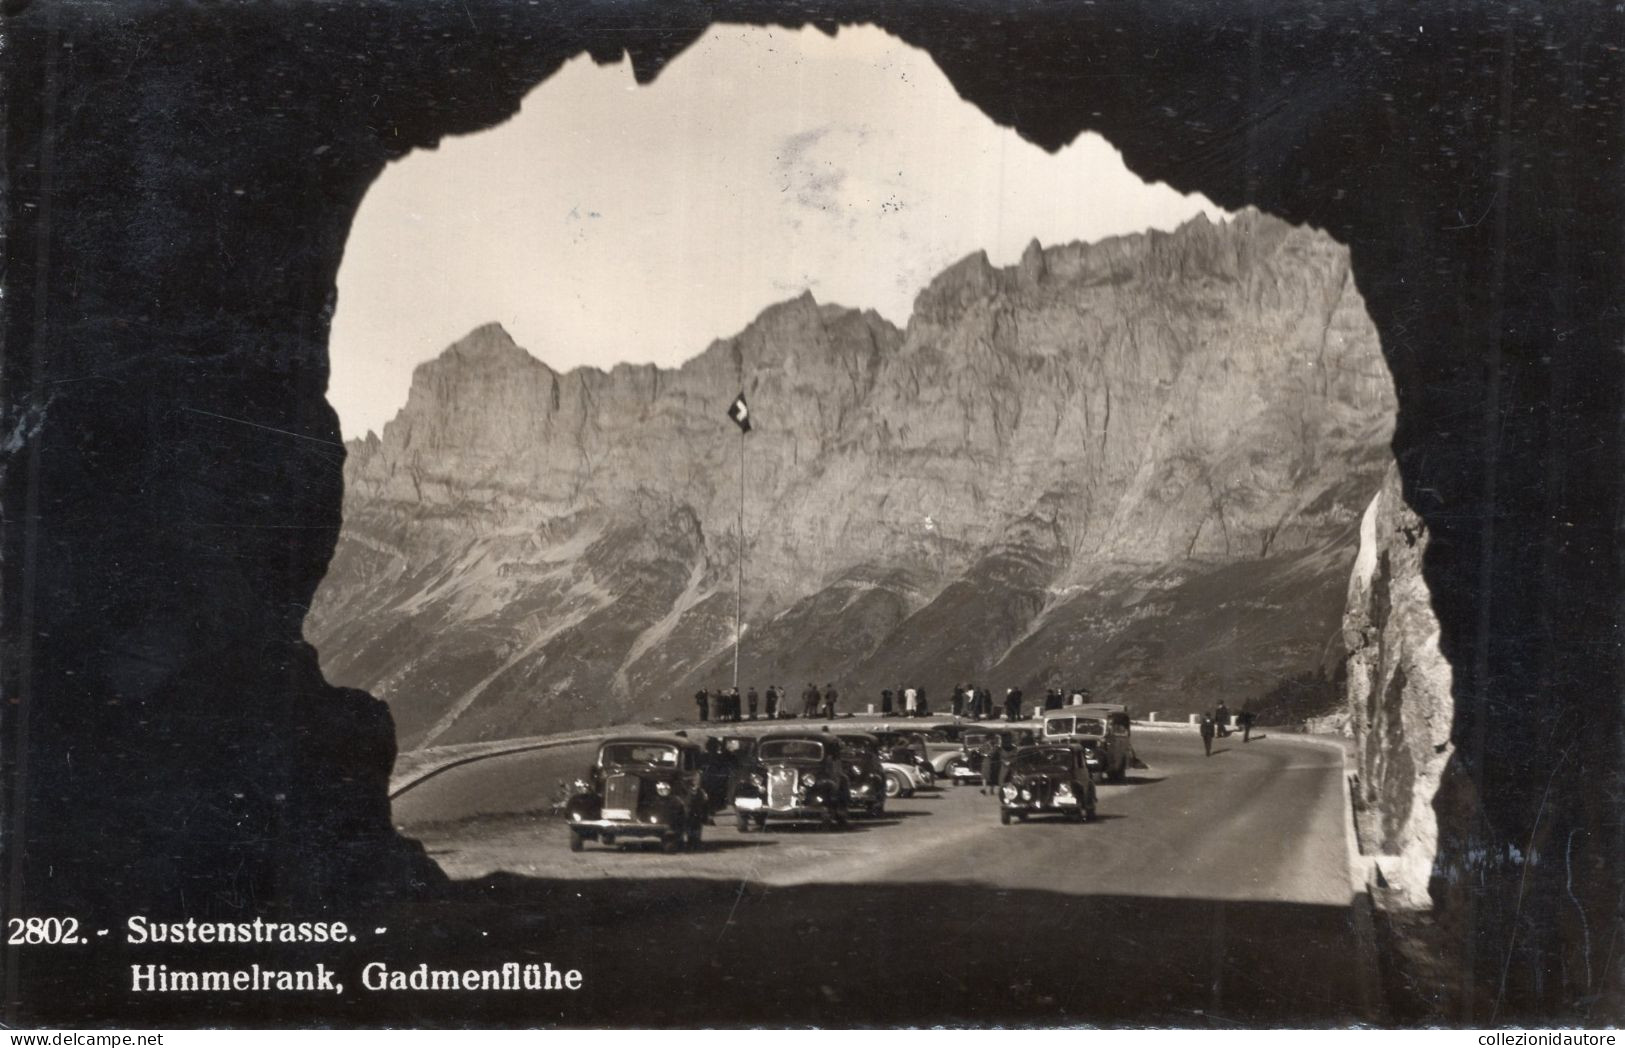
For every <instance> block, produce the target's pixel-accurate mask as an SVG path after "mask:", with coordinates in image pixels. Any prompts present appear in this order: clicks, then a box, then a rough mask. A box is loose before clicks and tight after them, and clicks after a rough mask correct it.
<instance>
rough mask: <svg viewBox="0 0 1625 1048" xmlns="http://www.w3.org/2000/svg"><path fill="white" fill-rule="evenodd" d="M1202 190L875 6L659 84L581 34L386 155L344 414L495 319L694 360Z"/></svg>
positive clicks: (766, 35)
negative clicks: (1043, 124)
mask: <svg viewBox="0 0 1625 1048" xmlns="http://www.w3.org/2000/svg"><path fill="white" fill-rule="evenodd" d="M1198 211H1205V212H1206V213H1207V214H1208V216H1209V217H1210V218H1212V219H1215V220H1217V219H1219V218H1221V217H1224V212H1223V211H1222V210H1220V209H1219V208H1217V207H1216V206H1214V205H1213V204H1212V203H1211V202H1210V201H1208V200H1207V199H1206V198H1204V197H1202V196H1186V195H1182V194H1179V193H1176V192H1175V191H1173V190H1172V189H1170V188H1169V187H1167V186H1166V185H1162V184H1160V183H1159V184H1155V185H1148V184H1146V183H1144V182H1143V181H1141V180H1140V179H1139V178H1138V177H1137V176H1135V175H1133V174H1131V173H1130V172H1129V171H1128V169H1127V168H1125V167H1124V166H1123V163H1122V160H1121V158H1120V157H1119V155H1118V153H1117V151H1116V150H1115V149H1113V148H1112V146H1111V145H1110V144H1109V143H1107V142H1106V141H1105V139H1103V138H1101V137H1099V136H1098V135H1094V134H1084V135H1081V136H1080V137H1079V138H1078V139H1077V140H1075V141H1074V142H1072V143H1071V144H1070V145H1068V146H1067V147H1065V148H1064V149H1062V150H1060V151H1059V152H1058V153H1054V154H1050V153H1046V152H1045V151H1044V150H1042V149H1040V148H1038V147H1037V146H1034V145H1032V144H1030V143H1028V142H1025V141H1023V140H1022V139H1021V138H1019V137H1018V136H1017V135H1016V134H1015V133H1014V132H1013V131H1010V130H1008V129H1005V128H1001V127H998V126H996V125H995V124H994V123H993V122H992V121H990V120H989V119H988V118H987V117H986V116H984V115H983V114H982V112H981V111H980V110H979V109H977V108H975V107H974V106H972V105H970V104H969V103H967V102H965V101H963V100H962V99H960V98H959V97H958V95H957V94H956V93H955V91H954V89H953V87H952V85H951V84H949V82H948V80H947V78H946V77H945V76H943V74H942V73H941V72H940V71H939V70H938V69H937V67H936V66H935V65H934V64H933V63H932V61H931V59H930V58H929V57H928V56H927V55H926V54H925V53H924V52H922V51H918V50H915V49H914V48H911V47H908V46H907V45H905V44H903V43H902V42H901V41H899V40H897V39H895V38H893V37H891V36H889V35H887V34H885V33H883V32H881V31H880V30H878V29H875V28H873V27H861V28H847V29H842V30H841V31H840V33H839V35H838V36H836V37H834V38H831V37H828V36H826V35H825V34H823V33H820V32H818V31H817V30H815V29H811V28H808V29H804V30H800V31H795V32H790V31H785V30H777V29H765V28H759V27H729V26H718V27H713V29H712V31H711V32H710V33H709V34H708V35H707V36H706V37H704V38H703V39H701V40H700V41H698V42H697V43H696V44H695V45H694V46H692V47H690V48H689V49H688V50H687V51H685V52H684V53H683V54H682V55H680V56H679V57H678V58H677V59H676V60H674V61H673V62H672V63H670V64H669V65H668V66H667V67H666V69H665V70H664V71H663V72H662V73H661V74H660V76H659V78H658V79H657V80H656V81H655V82H654V83H653V84H651V85H648V86H642V87H640V86H638V85H637V84H636V83H635V81H634V80H633V76H632V68H631V64H630V63H629V62H624V61H623V62H620V63H615V64H611V65H603V66H599V65H595V64H593V62H592V61H591V60H590V59H588V58H586V57H585V56H583V57H581V58H578V59H576V60H574V61H572V62H570V63H568V64H567V65H565V66H564V67H563V68H562V69H561V70H560V71H559V72H558V73H556V74H555V75H554V76H553V77H551V78H550V79H548V80H547V81H546V82H544V83H543V84H541V85H540V86H538V87H537V88H536V90H534V91H533V92H531V94H530V95H529V96H527V98H526V99H525V101H524V104H523V106H522V107H521V109H520V112H519V113H518V114H517V115H516V116H514V117H513V118H512V119H511V120H509V121H508V122H507V123H505V124H503V125H501V126H499V127H496V128H492V129H489V130H487V131H483V132H480V133H479V134H475V135H468V136H461V137H455V138H448V139H446V140H445V141H443V142H442V143H441V144H440V146H439V148H437V149H434V150H418V151H416V152H413V153H411V154H410V155H408V156H406V157H404V158H402V159H400V160H398V161H396V162H394V163H393V164H391V165H390V166H389V167H388V168H387V169H386V170H385V171H384V173H383V174H382V175H381V176H380V177H379V179H378V180H377V182H376V183H374V185H373V186H372V188H371V189H370V190H369V191H368V193H367V196H366V198H365V199H364V200H363V202H362V204H361V208H360V210H359V212H358V213H357V215H356V219H355V224H354V226H353V228H352V230H351V233H350V238H349V242H348V244H347V245H346V248H345V255H344V261H343V264H342V266H341V268H340V270H339V276H338V292H339V294H338V307H337V310H336V312H335V314H334V318H333V330H332V338H331V360H332V378H331V382H330V385H329V388H328V398H329V400H330V402H331V403H332V404H333V406H334V408H335V410H337V412H338V414H339V419H340V423H341V425H342V427H343V430H344V434H345V436H346V437H356V436H360V435H363V434H365V433H366V432H367V431H368V430H375V431H378V430H381V429H382V427H383V424H384V423H385V422H386V421H388V420H389V419H390V418H392V417H393V416H394V415H395V413H396V412H397V411H398V410H399V409H400V408H401V406H402V405H404V404H405V402H406V395H407V391H408V389H409V388H410V385H411V377H412V369H413V368H414V367H416V366H417V365H418V364H420V363H422V362H423V361H425V360H429V359H432V358H433V357H435V356H437V355H438V354H439V353H440V352H441V351H442V350H444V349H445V348H446V347H447V346H448V345H450V344H451V343H452V342H455V341H456V340H457V339H459V338H461V337H462V336H463V335H465V334H467V333H468V332H469V331H470V330H472V329H473V328H475V327H478V326H480V325H481V324H485V323H489V322H491V321H496V322H498V323H501V324H502V325H503V326H504V327H505V328H507V330H508V332H509V334H511V335H512V336H513V337H514V339H515V341H517V342H518V343H519V344H520V345H521V346H523V347H525V348H526V349H527V350H529V351H530V353H531V354H532V355H533V356H535V357H537V358H538V359H541V360H543V361H546V362H547V363H548V364H549V365H550V366H552V367H554V368H555V369H557V370H560V371H566V370H569V369H570V368H574V367H578V366H582V365H592V366H597V367H610V366H613V365H614V364H616V363H620V362H623V361H625V362H632V363H655V364H659V365H662V366H674V365H677V364H680V363H682V362H683V361H684V360H687V359H688V358H690V357H693V356H695V355H696V354H698V353H699V352H701V351H702V350H704V349H705V347H706V346H707V345H709V344H710V343H711V342H712V341H713V340H715V339H718V338H725V337H728V336H730V335H733V334H736V333H738V332H739V331H740V330H741V329H743V328H744V327H745V326H746V325H747V324H749V323H750V321H751V320H752V319H754V318H755V317H756V316H757V315H758V314H759V313H760V312H761V311H762V310H763V309H764V308H766V307H767V306H769V305H772V304H773V303H775V302H781V301H784V300H785V299H789V298H794V297H796V296H797V295H800V294H801V293H802V292H803V291H811V292H812V294H813V296H814V297H815V298H816V299H817V300H818V301H820V302H825V303H837V304H840V305H843V306H851V307H856V308H870V309H875V310H877V311H878V312H879V313H880V314H881V315H883V316H885V317H886V318H887V319H888V320H891V321H892V322H893V323H896V324H898V325H899V326H901V325H904V324H906V323H907V321H908V316H909V311H910V309H911V307H912V304H913V301H914V297H915V295H916V294H917V293H918V292H919V291H920V289H921V288H923V287H924V286H925V285H926V284H927V283H929V282H930V280H931V278H932V277H933V276H935V275H936V274H937V273H939V272H941V271H942V270H943V269H945V268H947V267H948V266H949V265H951V264H952V263H953V262H955V261H957V260H958V259H961V258H963V257H965V256H966V255H969V254H972V253H973V252H976V251H978V250H985V251H986V252H987V253H988V257H989V258H990V259H991V260H992V262H993V264H994V265H1011V264H1014V263H1015V262H1016V261H1017V260H1018V259H1019V258H1020V257H1021V252H1022V249H1023V248H1024V247H1025V246H1026V245H1027V243H1028V242H1029V241H1030V240H1032V239H1033V238H1034V237H1037V238H1038V239H1039V240H1040V241H1041V242H1043V243H1044V244H1046V245H1053V244H1061V243H1067V242H1069V241H1073V240H1084V241H1092V240H1098V239H1100V238H1102V237H1107V236H1113V235H1117V234H1121V233H1130V232H1135V231H1139V230H1144V229H1147V228H1156V229H1164V230H1169V229H1173V228H1174V227H1175V226H1177V225H1178V224H1179V223H1181V222H1183V221H1185V220H1186V219H1188V218H1190V217H1192V216H1194V215H1195V214H1196V213H1197V212H1198Z"/></svg>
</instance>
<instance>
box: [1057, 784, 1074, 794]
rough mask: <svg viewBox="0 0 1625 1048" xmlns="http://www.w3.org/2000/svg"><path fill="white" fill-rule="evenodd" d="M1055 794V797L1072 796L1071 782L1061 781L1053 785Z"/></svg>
mask: <svg viewBox="0 0 1625 1048" xmlns="http://www.w3.org/2000/svg"><path fill="white" fill-rule="evenodd" d="M1055 796H1057V797H1070V796H1072V784H1071V783H1070V782H1063V783H1061V784H1060V785H1059V786H1056V787H1055Z"/></svg>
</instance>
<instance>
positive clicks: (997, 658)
mask: <svg viewBox="0 0 1625 1048" xmlns="http://www.w3.org/2000/svg"><path fill="white" fill-rule="evenodd" d="M740 391H743V392H744V393H745V395H746V397H747V398H748V400H749V404H750V408H751V419H752V421H753V423H754V426H753V428H752V430H751V432H750V433H749V434H747V435H743V436H741V434H740V431H739V430H738V429H737V428H736V427H735V426H734V425H733V423H732V422H730V421H729V419H728V417H727V415H726V411H727V408H728V406H729V404H730V403H731V402H732V400H733V399H734V397H735V395H736V394H738V393H739V392H740ZM1394 410H1395V402H1394V395H1393V391H1392V386H1391V382H1390V379H1389V376H1388V373H1387V370H1386V367H1385V365H1384V362H1383V360H1382V356H1381V352H1380V349H1379V346H1378V342H1377V335H1376V332H1375V330H1374V329H1373V327H1372V325H1371V323H1370V321H1369V319H1368V318H1367V316H1366V313H1365V309H1364V306H1363V303H1362V300H1361V298H1360V295H1359V292H1358V290H1357V289H1356V288H1355V286H1354V281H1353V279H1352V276H1351V273H1350V267H1349V259H1348V253H1347V250H1346V249H1345V248H1343V247H1342V246H1341V245H1339V244H1337V243H1336V242H1335V241H1333V240H1331V239H1330V238H1328V237H1327V236H1325V235H1324V234H1321V233H1318V232H1316V231H1313V230H1310V229H1305V228H1297V227H1293V226H1289V225H1287V224H1285V223H1283V222H1281V221H1279V220H1276V219H1274V218H1271V217H1268V216H1265V215H1261V214H1258V213H1256V212H1251V211H1248V212H1243V213H1241V214H1239V215H1238V216H1236V217H1235V218H1233V219H1230V220H1226V221H1223V222H1218V223H1214V222H1210V221H1209V220H1207V219H1205V218H1202V217H1198V218H1196V219H1193V220H1192V221H1190V222H1188V223H1186V224H1185V225H1183V226H1181V227H1180V228H1179V229H1178V230H1176V231H1174V232H1172V233H1161V232H1148V233H1144V234H1136V235H1131V236H1124V237H1117V238H1113V239H1109V240H1105V241H1101V242H1098V243H1093V244H1081V243H1073V244H1067V245H1063V246H1052V247H1043V246H1041V245H1039V244H1038V243H1037V242H1036V241H1035V242H1034V243H1032V244H1030V245H1029V246H1028V248H1027V250H1026V251H1025V253H1024V254H1023V256H1022V258H1021V260H1020V262H1019V263H1018V264H1016V265H1014V266H1009V267H1002V268H1001V267H995V266H993V265H992V264H991V263H990V262H989V260H988V258H987V257H986V255H985V254H984V253H977V254H974V255H971V256H969V257H967V258H965V259H963V260H961V261H959V262H957V263H955V264H954V265H952V266H950V267H949V268H948V269H947V270H945V271H944V272H942V273H941V274H940V275H939V276H937V277H936V279H934V280H933V281H932V282H931V283H930V285H929V286H928V287H926V288H925V289H924V290H923V291H921V292H920V294H919V295H918V297H917V298H916V300H915V303H914V309H913V313H912V315H911V316H910V318H909V320H908V323H907V325H906V327H903V328H899V327H897V326H896V325H894V324H892V323H890V322H889V321H887V320H886V319H884V318H883V317H881V316H879V315H878V314H876V313H875V312H873V311H865V310H860V309H851V308H846V307H843V306H837V305H831V304H826V303H819V302H817V301H815V300H814V299H813V297H812V296H811V295H810V294H803V295H802V296H800V297H799V298H795V299H792V300H790V301H786V302H782V303H779V304H777V305H774V306H772V307H770V308H768V309H767V310H765V311H764V312H763V313H762V314H761V315H760V316H758V317H757V318H756V319H755V320H754V321H753V322H752V323H751V324H749V325H748V326H747V327H746V328H745V329H744V330H743V331H741V332H739V333H738V334H736V335H734V336H733V337H730V338H725V339H720V340H718V341H716V342H713V343H712V344H711V345H710V346H709V347H707V348H705V349H704V351H703V352H700V353H699V354H698V355H697V356H695V357H693V358H692V359H690V360H688V361H687V362H686V363H684V364H683V365H682V366H680V367H677V368H673V369H662V368H658V367H655V366H653V365H647V366H633V365H625V364H623V365H618V366H616V367H614V368H612V369H610V370H607V371H606V370H599V369H595V368H577V369H574V370H570V371H567V372H559V371H556V370H554V369H553V368H550V367H549V366H548V365H547V364H545V363H543V362H542V361H541V360H538V359H536V358H535V357H534V356H532V355H531V354H530V353H528V352H527V351H526V350H524V349H523V348H521V347H519V346H518V345H516V344H515V343H514V342H513V340H512V339H511V338H510V337H509V336H508V334H507V333H506V332H505V331H504V330H503V329H502V328H501V327H499V326H497V325H487V326H484V327H481V328H478V329H476V330H475V331H473V332H471V333H469V334H468V335H467V336H466V337H464V338H463V339H461V340H459V341H458V342H456V343H455V344H454V345H452V346H450V347H449V348H447V349H446V350H445V351H444V352H443V353H442V354H441V355H440V356H439V357H438V358H436V359H434V360H431V361H429V362H427V363H424V364H422V365H420V366H419V367H418V368H417V370H416V372H415V373H414V376H413V383H412V388H411V392H410V395H409V397H408V400H407V403H406V405H405V407H403V408H402V409H401V411H400V412H399V414H398V415H397V416H396V417H395V418H394V419H393V420H392V421H391V422H389V423H388V424H387V425H386V426H385V427H384V430H383V433H382V435H381V436H380V435H376V434H372V433H369V434H368V435H367V436H366V437H365V438H364V439H362V440H357V441H352V442H351V443H350V444H349V446H348V451H349V458H348V461H347V463H346V467H345V482H346V491H345V502H344V526H343V530H342V533H341V536H340V538H339V542H338V546H337V550H336V552H335V554H334V557H333V560H332V563H331V565H330V567H329V571H328V573H327V576H326V579H325V581H324V582H323V585H322V588H321V590H320V591H319V593H318V595H317V599H316V602H315V604H314V606H313V607H312V609H311V611H310V614H309V616H308V618H307V621H306V635H307V637H308V639H310V640H311V642H312V643H314V644H315V645H316V646H317V648H318V650H319V651H320V652H321V655H322V660H323V668H324V671H325V672H326V674H327V675H328V677H329V679H330V680H332V681H333V682H335V683H339V684H346V685H351V686H356V687H361V688H365V689H367V690H369V691H371V692H373V693H374V694H376V695H378V696H380V697H382V698H384V699H386V700H387V701H388V702H389V704H390V706H391V708H392V710H393V712H394V716H395V719H396V723H397V731H398V734H399V738H400V742H401V745H402V747H403V748H412V747H416V746H422V745H427V744H432V743H451V742H468V741H475V740H482V739H493V738H502V737H508V736H519V735H529V734H537V733H542V732H547V731H553V730H561V729H567V728H577V727H588V726H595V725H601V724H612V723H624V722H632V721H639V720H647V719H650V718H655V717H660V718H672V717H677V716H687V715H691V714H692V712H693V700H692V698H691V696H692V694H693V692H694V691H695V690H697V689H698V688H700V687H717V686H723V685H726V684H728V683H729V682H730V681H731V680H732V674H733V660H734V648H733V638H734V614H735V596H736V585H738V583H739V582H740V579H741V577H742V580H743V585H742V587H740V589H741V592H742V602H741V603H742V609H741V610H742V617H743V621H744V623H745V632H744V638H743V643H742V645H741V648H740V654H739V668H740V678H739V680H740V685H741V688H742V689H743V688H744V687H745V686H748V685H754V686H756V687H757V688H759V689H761V688H765V687H766V686H767V685H768V684H771V683H776V684H780V685H783V686H785V687H786V688H787V689H789V690H790V691H791V692H792V693H793V694H798V693H799V692H800V690H801V689H802V688H803V687H805V685H806V683H807V682H809V681H814V682H816V683H818V684H824V683H826V682H833V683H835V684H836V686H837V687H838V688H839V689H840V691H841V692H842V695H843V700H842V708H843V709H848V710H850V709H861V708H862V707H863V706H865V705H867V704H868V703H871V702H872V703H876V704H878V702H879V691H880V689H881V688H883V687H896V686H899V685H901V684H903V683H905V682H907V683H910V684H914V685H917V686H923V687H925V688H926V690H927V693H928V696H929V697H930V698H931V700H932V703H933V705H934V706H938V707H940V706H941V705H943V704H944V703H945V700H946V699H947V697H948V694H949V692H950V690H951V688H952V687H953V685H954V684H955V683H956V682H959V681H966V682H974V683H977V684H981V685H983V686H986V687H989V688H992V689H994V690H995V691H996V692H999V693H1002V692H1003V690H1004V689H1005V688H1007V687H1011V686H1019V687H1021V688H1022V689H1023V690H1025V691H1026V692H1027V694H1028V695H1029V696H1034V695H1036V694H1041V693H1042V691H1043V690H1044V688H1045V687H1046V686H1048V685H1049V684H1051V683H1054V684H1059V685H1063V686H1066V687H1073V686H1077V685H1083V686H1086V687H1088V688H1089V689H1090V690H1091V691H1092V692H1093V694H1094V695H1095V696H1096V697H1097V698H1098V699H1101V700H1103V701H1124V702H1128V703H1130V704H1131V705H1132V706H1134V707H1135V709H1136V710H1137V711H1149V710H1158V711H1162V712H1164V714H1165V715H1172V714H1182V713H1185V712H1189V711H1193V710H1196V709H1199V708H1203V707H1208V706H1211V705H1212V704H1213V703H1215V702H1217V701H1218V700H1220V699H1224V700H1226V701H1228V702H1229V703H1230V705H1231V706H1232V707H1239V706H1241V705H1242V704H1244V703H1247V702H1257V701H1258V700H1259V699H1260V697H1261V696H1264V695H1265V694H1267V693H1269V692H1270V691H1271V690H1272V689H1275V688H1277V687H1278V686H1280V685H1281V684H1282V682H1284V681H1287V680H1291V679H1302V678H1303V677H1304V676H1305V675H1309V676H1311V677H1313V676H1315V675H1320V676H1329V675H1331V674H1333V673H1335V672H1336V669H1337V667H1338V666H1339V665H1340V664H1341V662H1342V660H1343V658H1344V655H1345V653H1344V651H1343V647H1342V645H1343V641H1342V639H1341V630H1340V624H1341V618H1342V614H1343V610H1344V598H1345V594H1346V590H1347V587H1348V582H1349V575H1350V568H1351V567H1352V565H1353V562H1354V555H1355V551H1356V549H1357V547H1358V529H1359V521H1360V517H1361V514H1362V512H1363V511H1364V509H1365V507H1366V506H1367V504H1368V503H1369V502H1370V501H1371V498H1372V496H1373V494H1374V493H1375V492H1376V491H1377V489H1378V487H1379V486H1380V485H1381V483H1382V479H1383V476H1384V472H1385V470H1386V468H1387V466H1388V464H1389V462H1390V461H1391V456H1390V452H1389V447H1388V442H1389V438H1390V435H1391V428H1392V420H1393V416H1394ZM741 510H742V512H741ZM741 517H742V519H743V533H742V535H743V538H741V530H740V525H741ZM741 554H743V565H742V569H743V570H742V571H741Z"/></svg>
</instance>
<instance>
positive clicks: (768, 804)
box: [734, 731, 851, 833]
mask: <svg viewBox="0 0 1625 1048" xmlns="http://www.w3.org/2000/svg"><path fill="white" fill-rule="evenodd" d="M850 804H851V787H850V785H849V784H848V782H847V771H846V765H845V764H844V763H843V762H842V760H841V742H840V740H839V739H837V738H836V737H835V736H834V735H831V734H828V733H827V732H813V731H807V732H775V733H773V734H770V735H764V736H762V737H761V739H760V740H759V741H758V742H757V743H756V754H755V759H754V761H753V763H752V764H751V766H750V770H749V771H748V772H747V773H746V774H745V775H744V776H742V777H741V778H740V779H739V782H738V783H737V784H736V786H735V787H734V811H735V812H736V813H737V814H738V817H739V830H740V832H741V833H748V832H750V831H751V830H752V829H757V830H760V829H761V828H762V827H763V826H765V825H766V824H767V820H768V819H770V818H771V819H788V820H802V821H806V820H813V821H817V822H820V823H822V824H823V825H824V828H825V829H833V828H835V827H836V826H844V825H845V824H846V814H847V808H848V806H849V805H850Z"/></svg>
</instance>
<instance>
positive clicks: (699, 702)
mask: <svg viewBox="0 0 1625 1048" xmlns="http://www.w3.org/2000/svg"><path fill="white" fill-rule="evenodd" d="M694 705H696V706H698V707H699V708H700V723H701V724H704V723H705V722H706V721H708V720H710V719H711V693H710V692H708V691H706V690H705V689H704V688H701V689H700V690H699V691H697V692H695V693H694ZM718 712H719V713H720V712H721V711H720V710H719V711H718Z"/></svg>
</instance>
